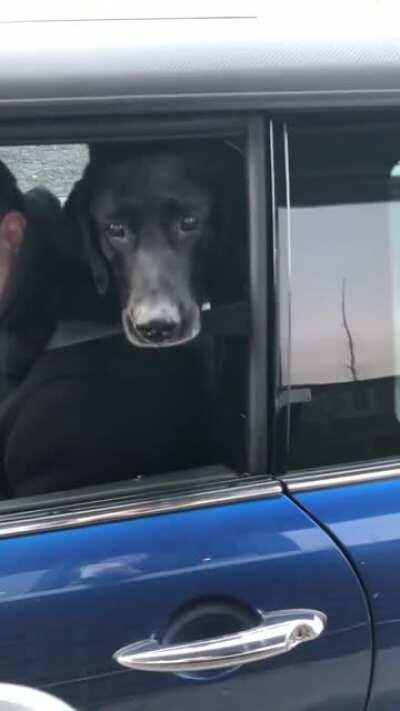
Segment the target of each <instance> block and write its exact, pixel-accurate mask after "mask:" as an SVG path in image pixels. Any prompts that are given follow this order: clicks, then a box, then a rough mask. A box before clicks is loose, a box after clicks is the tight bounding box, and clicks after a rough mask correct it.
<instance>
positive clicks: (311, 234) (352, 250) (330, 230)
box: [279, 123, 400, 469]
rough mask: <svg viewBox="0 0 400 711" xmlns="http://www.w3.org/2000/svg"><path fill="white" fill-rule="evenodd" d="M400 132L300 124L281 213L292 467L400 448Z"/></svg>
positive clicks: (292, 135) (293, 132)
mask: <svg viewBox="0 0 400 711" xmlns="http://www.w3.org/2000/svg"><path fill="white" fill-rule="evenodd" d="M399 137H400V136H399V134H398V132H397V128H396V127H395V126H393V125H389V126H385V128H383V127H381V128H374V127H373V126H368V125H367V126H365V125H364V126H362V127H359V126H358V125H357V124H356V123H355V124H354V125H352V124H348V125H343V126H332V125H330V126H328V125H325V126H315V127H314V128H311V129H310V128H309V129H300V128H297V129H296V128H294V127H293V128H291V129H289V132H288V165H289V177H290V180H289V187H290V193H289V195H288V201H290V206H288V204H286V205H282V206H281V207H280V208H279V213H280V214H279V220H280V222H279V224H280V241H281V258H282V260H283V261H284V263H285V264H286V266H284V267H283V268H282V261H281V269H283V271H282V274H281V276H282V277H283V279H282V285H283V289H284V290H287V292H288V293H289V298H288V299H287V300H286V302H284V303H285V306H284V307H283V308H282V313H281V334H282V341H281V346H282V392H283V393H286V400H285V399H283V400H282V403H283V407H288V408H289V409H290V417H289V428H288V430H289V431H288V440H287V441H288V442H289V448H288V462H287V466H288V468H294V469H298V468H307V467H310V466H324V465H334V464H339V463H346V462H349V463H351V462H355V461H363V460H368V459H375V458H381V457H390V456H395V455H397V454H398V453H399V451H400V439H399V434H400V425H399V418H398V411H399V405H398V399H399V398H398V395H396V393H397V392H398V390H397V375H398V373H399V370H400V361H399V357H400V351H399V323H400V301H399V296H400V291H399V289H400V279H399V263H400V262H399V257H400V250H399V236H400V213H399V208H398V198H399V196H400V192H399V191H398V189H397V187H396V181H398V178H397V177H396V170H397V169H396V168H395V166H396V164H397V163H398V160H399Z"/></svg>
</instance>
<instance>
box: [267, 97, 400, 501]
mask: <svg viewBox="0 0 400 711" xmlns="http://www.w3.org/2000/svg"><path fill="white" fill-rule="evenodd" d="M362 117H363V123H362V124H360V112H354V111H349V110H347V111H342V112H338V113H336V114H334V116H333V117H332V116H327V114H326V113H321V112H314V113H310V114H307V115H304V114H303V115H300V114H297V115H295V114H292V115H289V114H288V115H284V116H280V117H279V118H278V119H277V120H275V121H274V122H273V131H274V139H273V145H272V155H275V156H278V159H277V158H275V160H274V168H273V171H272V179H273V181H274V186H275V187H274V194H275V195H276V196H278V195H279V200H280V203H279V204H280V205H285V207H286V208H288V209H289V210H290V207H291V200H290V181H291V175H290V151H289V133H290V129H292V128H296V131H301V130H302V129H304V130H305V131H306V132H309V131H310V130H312V129H313V128H317V127H319V126H323V125H325V126H331V127H332V128H334V127H341V128H343V130H348V129H349V128H350V129H351V130H354V131H358V130H361V131H368V130H371V127H373V128H374V129H375V130H377V131H378V130H381V131H390V130H391V131H393V129H394V125H395V124H396V122H397V124H398V122H399V118H400V116H399V112H398V111H396V112H393V111H390V112H388V111H387V110H386V111H384V112H379V111H376V109H371V110H370V111H368V112H366V111H365V110H363V112H362ZM277 205H278V198H277V197H275V198H274V205H273V210H274V215H275V217H274V250H276V253H277V257H276V259H275V260H274V278H273V280H274V284H276V292H275V293H276V297H275V309H274V312H275V316H274V318H275V323H276V327H275V343H276V349H275V354H274V357H275V363H276V368H275V381H274V382H275V423H276V425H275V436H274V440H273V449H272V458H273V462H274V466H273V468H272V471H273V472H274V473H275V474H276V476H277V477H279V481H281V482H282V484H283V486H284V488H285V490H287V491H288V492H290V493H299V492H306V491H313V490H324V489H329V488H332V487H337V486H347V485H355V484H360V483H367V482H371V481H380V480H382V479H395V478H399V477H400V453H399V455H395V456H393V455H388V456H384V457H379V458H370V459H365V460H356V459H355V460H352V461H347V462H343V463H333V464H329V465H319V464H315V465H313V466H307V467H306V468H301V469H290V468H289V467H288V465H287V462H288V456H289V443H290V427H291V405H292V404H293V403H295V402H296V399H292V397H291V394H290V385H291V376H290V368H291V363H290V360H291V356H290V339H291V334H290V316H289V318H288V322H289V325H288V336H287V339H286V342H284V341H283V340H282V338H281V333H280V328H281V323H280V313H279V304H281V303H282V301H283V302H284V303H285V304H286V307H287V308H289V310H290V300H291V288H290V271H291V264H290V256H289V255H288V254H286V255H282V250H281V247H280V241H279V240H278V220H277V209H278V208H277ZM289 220H290V218H289ZM286 231H287V228H286ZM282 260H283V262H284V264H283V268H284V270H285V273H286V274H285V278H284V281H283V283H281V280H280V278H279V271H280V270H279V263H280V261H282ZM281 268H282V264H281ZM283 343H285V345H284V346H282V344H283ZM282 360H283V361H284V362H286V363H287V364H288V369H289V375H288V380H287V382H288V388H287V389H286V392H283V389H282V388H281V377H280V376H281V373H280V366H279V364H280V363H281V362H282ZM288 390H289V392H288ZM292 392H293V391H292Z"/></svg>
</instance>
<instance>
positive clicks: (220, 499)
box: [0, 478, 283, 539]
mask: <svg viewBox="0 0 400 711" xmlns="http://www.w3.org/2000/svg"><path fill="white" fill-rule="evenodd" d="M282 490H283V488H282V484H281V483H280V482H278V481H275V480H274V479H271V478H267V479H264V480H260V479H257V481H250V479H246V481H245V482H244V481H243V480H238V481H236V480H235V481H232V482H230V483H227V482H225V483H224V486H223V487H221V488H219V489H215V488H214V489H210V490H204V491H197V492H195V493H193V492H192V493H183V492H182V493H180V494H174V495H170V496H168V495H167V496H156V497H149V498H147V499H142V500H140V499H139V498H136V499H135V498H134V497H132V498H131V499H129V498H127V497H125V498H124V499H123V500H121V499H116V500H115V499H114V500H112V501H109V502H105V501H104V499H103V500H102V501H101V502H100V501H99V502H97V503H96V501H94V502H92V503H91V504H90V505H88V504H86V505H85V504H81V505H78V504H74V505H71V504H70V505H68V504H65V505H60V506H58V507H57V508H55V509H54V510H51V509H50V510H46V511H44V510H40V509H34V510H31V511H26V512H24V514H20V513H15V514H9V515H7V514H4V515H3V516H1V517H0V539H2V538H10V537H14V536H23V535H31V534H35V533H45V532H50V531H61V530H64V529H68V528H79V527H81V526H92V525H96V524H97V525H98V524H104V523H112V522H118V521H126V520H129V519H138V518H143V517H147V516H154V515H157V514H164V513H175V512H179V511H188V510H192V509H200V508H205V507H208V506H215V505H219V504H233V503H239V502H242V501H243V502H244V501H251V500H253V499H263V498H270V497H274V496H278V495H279V494H281V493H282Z"/></svg>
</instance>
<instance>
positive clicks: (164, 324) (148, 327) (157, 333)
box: [136, 319, 179, 343]
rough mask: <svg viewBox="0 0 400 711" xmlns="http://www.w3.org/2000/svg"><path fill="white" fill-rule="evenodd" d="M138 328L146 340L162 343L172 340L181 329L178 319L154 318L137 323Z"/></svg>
mask: <svg viewBox="0 0 400 711" xmlns="http://www.w3.org/2000/svg"><path fill="white" fill-rule="evenodd" d="M136 330H137V332H138V333H139V334H140V335H141V337H142V338H144V339H145V340H146V341H151V342H153V343H162V342H164V341H171V340H172V339H173V338H174V336H176V335H177V333H178V331H179V323H177V322H176V321H162V320H159V319H157V320H154V321H147V322H146V323H141V324H136Z"/></svg>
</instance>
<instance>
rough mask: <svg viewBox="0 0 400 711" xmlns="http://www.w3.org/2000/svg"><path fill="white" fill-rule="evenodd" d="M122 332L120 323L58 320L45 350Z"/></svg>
mask: <svg viewBox="0 0 400 711" xmlns="http://www.w3.org/2000/svg"><path fill="white" fill-rule="evenodd" d="M119 333H122V325H120V324H114V325H110V324H103V323H96V322H95V321H60V322H59V323H58V324H57V327H56V330H55V331H54V333H53V335H52V337H51V338H50V340H49V342H48V344H47V346H46V350H48V351H50V350H55V349H56V348H64V347H66V346H73V345H76V344H77V343H84V342H85V341H94V340H95V339H97V338H106V337H107V336H115V335H117V334H119Z"/></svg>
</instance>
